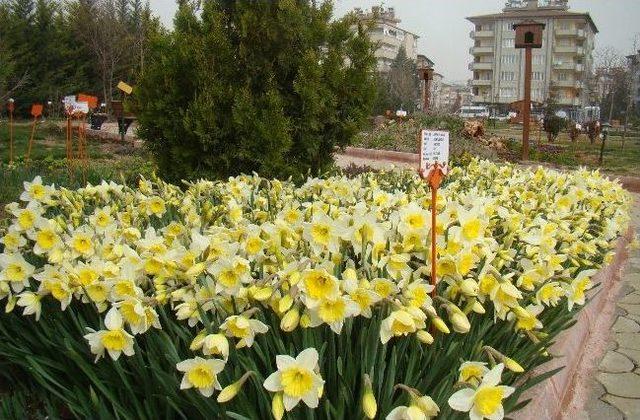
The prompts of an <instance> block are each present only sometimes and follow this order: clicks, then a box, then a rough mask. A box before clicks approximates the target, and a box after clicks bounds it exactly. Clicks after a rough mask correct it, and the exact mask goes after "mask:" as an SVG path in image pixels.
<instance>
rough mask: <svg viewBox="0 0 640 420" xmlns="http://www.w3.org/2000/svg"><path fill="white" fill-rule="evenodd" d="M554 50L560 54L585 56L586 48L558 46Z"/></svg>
mask: <svg viewBox="0 0 640 420" xmlns="http://www.w3.org/2000/svg"><path fill="white" fill-rule="evenodd" d="M553 50H554V51H555V52H556V53H559V54H576V55H584V48H582V47H578V46H575V45H573V46H563V45H556V46H555V47H554V48H553Z"/></svg>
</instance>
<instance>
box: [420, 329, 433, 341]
mask: <svg viewBox="0 0 640 420" xmlns="http://www.w3.org/2000/svg"><path fill="white" fill-rule="evenodd" d="M416 336H417V337H418V340H420V341H421V342H423V343H424V344H433V336H432V335H431V334H429V333H428V332H426V331H425V330H420V331H418V332H417V333H416Z"/></svg>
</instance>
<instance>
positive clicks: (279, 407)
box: [271, 392, 284, 420]
mask: <svg viewBox="0 0 640 420" xmlns="http://www.w3.org/2000/svg"><path fill="white" fill-rule="evenodd" d="M271 414H273V418H274V419H276V420H282V417H283V416H284V402H283V401H282V392H278V393H277V394H275V395H274V396H273V399H272V400H271Z"/></svg>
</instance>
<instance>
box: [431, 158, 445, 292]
mask: <svg viewBox="0 0 640 420" xmlns="http://www.w3.org/2000/svg"><path fill="white" fill-rule="evenodd" d="M443 178H444V172H442V167H441V166H440V164H439V163H437V162H436V163H434V164H433V169H432V170H431V172H430V173H429V175H427V182H428V183H429V187H430V188H431V285H432V286H433V290H432V291H431V297H432V298H433V297H435V296H436V284H437V278H438V272H437V266H436V264H437V256H438V250H437V238H438V232H437V222H436V219H437V218H436V215H437V213H438V208H437V207H438V188H440V183H442V179H443Z"/></svg>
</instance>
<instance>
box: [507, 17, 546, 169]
mask: <svg viewBox="0 0 640 420" xmlns="http://www.w3.org/2000/svg"><path fill="white" fill-rule="evenodd" d="M544 28H545V24H544V23H537V22H534V21H531V20H528V21H524V22H520V23H516V24H515V25H513V29H514V30H515V31H516V39H515V47H516V48H519V49H524V57H525V58H524V101H523V103H522V160H529V131H530V125H531V68H532V67H531V58H532V50H533V49H534V48H542V35H543V34H542V32H543V31H544Z"/></svg>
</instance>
